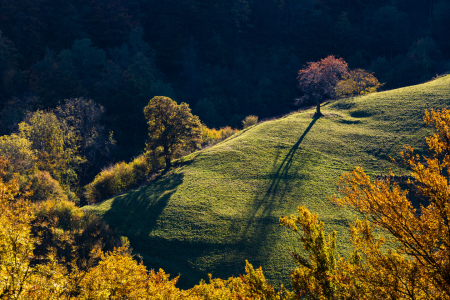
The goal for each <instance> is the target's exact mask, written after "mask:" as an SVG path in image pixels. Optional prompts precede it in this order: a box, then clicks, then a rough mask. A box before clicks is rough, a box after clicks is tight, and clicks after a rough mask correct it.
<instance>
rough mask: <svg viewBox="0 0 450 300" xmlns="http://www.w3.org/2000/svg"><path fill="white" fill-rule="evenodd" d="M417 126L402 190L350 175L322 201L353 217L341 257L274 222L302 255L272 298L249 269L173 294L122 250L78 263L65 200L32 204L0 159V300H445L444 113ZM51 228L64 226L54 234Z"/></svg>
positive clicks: (316, 227)
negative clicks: (422, 152)
mask: <svg viewBox="0 0 450 300" xmlns="http://www.w3.org/2000/svg"><path fill="white" fill-rule="evenodd" d="M424 120H425V122H426V123H427V124H428V125H430V126H431V127H432V128H433V129H434V134H433V135H432V136H430V137H428V138H427V139H426V141H427V144H428V148H429V156H419V155H414V153H413V149H412V148H411V147H408V146H406V147H405V149H404V151H403V152H402V153H401V156H402V159H403V161H404V163H406V164H407V166H408V167H409V168H410V169H411V174H410V176H409V177H408V178H410V179H409V180H407V182H406V184H405V183H402V186H400V185H399V183H398V182H397V181H396V180H397V179H396V178H398V177H395V176H394V175H393V173H392V172H390V173H389V175H388V176H384V177H379V178H378V179H375V180H373V179H371V178H370V177H369V176H368V175H367V174H365V173H364V171H363V170H362V169H361V168H359V167H358V168H356V169H355V170H353V171H352V172H351V173H346V174H343V175H342V177H341V184H340V191H339V192H340V196H332V197H330V200H331V201H332V202H334V203H335V204H337V205H340V206H344V207H347V208H350V209H353V210H354V211H356V212H357V213H358V218H357V219H356V220H355V223H354V224H353V225H352V226H351V242H352V245H353V253H352V254H351V255H350V256H349V257H339V256H338V255H337V254H336V238H337V233H336V232H332V233H331V234H329V235H328V236H326V235H325V233H324V223H323V222H320V221H319V219H318V216H317V215H314V214H312V213H311V212H309V211H308V210H307V209H306V208H305V207H299V208H298V215H292V216H290V217H287V216H286V217H283V218H280V223H281V225H283V226H285V227H288V228H290V229H291V230H293V232H295V233H296V234H297V235H298V238H299V241H300V242H301V244H302V245H303V248H304V250H305V251H306V252H307V253H308V255H307V256H303V255H301V254H299V253H295V252H293V253H291V254H292V257H293V259H294V260H295V261H296V262H297V263H298V267H297V268H296V269H295V270H293V271H291V275H290V278H291V283H292V290H288V289H287V288H285V287H283V286H281V287H280V288H279V289H278V290H277V289H275V287H273V286H272V285H270V284H269V283H268V281H267V280H266V279H265V277H264V274H263V271H262V269H261V268H259V269H254V268H253V266H252V265H251V264H250V263H248V262H247V263H246V267H245V274H244V275H241V276H239V277H231V278H229V279H214V278H212V277H211V276H210V279H209V282H208V283H206V282H204V281H201V282H200V283H199V284H198V285H196V286H194V287H193V288H191V289H189V290H182V289H179V288H178V287H176V283H177V280H178V277H175V278H172V279H171V277H170V276H169V275H168V274H166V273H165V272H164V271H163V270H159V271H158V272H156V271H154V270H150V271H148V270H147V269H146V267H145V266H144V265H143V264H142V263H138V262H137V261H136V260H135V259H134V258H133V256H132V255H131V254H130V251H129V249H128V244H127V242H126V241H124V242H122V244H121V245H118V246H117V247H115V248H114V250H112V251H102V250H101V249H100V247H101V246H100V245H99V247H96V248H94V249H93V250H92V251H91V254H90V256H89V257H87V258H85V259H80V256H79V254H78V252H77V251H76V249H77V247H76V245H75V244H73V243H72V242H71V241H72V240H74V239H76V237H77V228H80V227H79V224H81V223H80V221H82V219H83V213H82V212H81V211H78V212H76V209H75V207H74V205H73V203H72V204H71V205H72V207H70V205H69V206H67V203H71V202H68V201H66V200H62V201H60V203H59V204H58V203H56V202H55V203H53V204H52V203H51V202H49V201H44V202H40V203H38V204H32V203H31V202H30V201H28V198H29V196H30V192H27V190H26V189H21V188H20V187H19V183H18V181H17V176H16V175H13V176H5V174H6V173H7V172H8V171H7V164H8V161H7V160H6V159H4V158H0V173H1V174H0V175H1V176H0V299H44V298H45V299H248V300H250V299H255V300H256V299H273V300H276V299H279V300H281V299H450V276H449V274H450V259H449V258H450V230H449V225H448V224H449V216H450V205H449V200H448V199H449V198H450V186H449V185H450V183H449V181H450V178H449V176H450V175H449V173H448V169H449V166H450V142H449V141H450V110H446V109H443V110H437V111H429V112H426V114H425V117H424ZM5 178H9V179H5ZM405 186H406V187H408V190H406V189H404V187H405ZM59 222H63V223H64V222H66V223H67V224H66V225H63V226H62V227H59V228H56V227H53V226H54V225H55V224H57V223H59ZM63 223H61V224H63ZM77 224H78V225H77ZM39 226H40V227H39ZM63 227H64V228H70V230H64V229H63ZM35 228H40V229H39V230H37V231H38V232H37V231H36V229H35ZM43 233H44V234H43ZM46 236H47V237H46ZM48 236H50V237H51V241H49V239H48ZM42 242H44V243H46V245H48V248H47V250H46V251H43V250H42V247H41V246H40V243H42ZM64 243H66V248H64V247H61V245H63V244H64ZM71 247H72V248H71ZM64 249H66V250H64ZM71 249H72V250H71ZM61 251H66V252H67V251H68V252H69V253H72V255H61Z"/></svg>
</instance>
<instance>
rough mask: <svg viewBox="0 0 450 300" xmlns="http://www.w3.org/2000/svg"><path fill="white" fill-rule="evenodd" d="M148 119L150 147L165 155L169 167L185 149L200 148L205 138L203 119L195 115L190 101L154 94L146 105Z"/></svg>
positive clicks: (149, 149) (148, 148) (148, 149)
mask: <svg viewBox="0 0 450 300" xmlns="http://www.w3.org/2000/svg"><path fill="white" fill-rule="evenodd" d="M144 115H145V118H146V119H147V120H148V130H149V133H148V135H149V139H148V140H147V143H146V145H147V146H146V149H147V151H150V152H151V153H153V155H155V157H156V156H157V155H160V154H161V155H163V156H164V158H165V162H166V168H169V167H170V166H171V161H172V158H173V157H174V156H175V155H177V154H180V152H181V151H182V150H183V149H189V148H190V149H196V148H197V147H199V144H200V142H201V133H202V131H201V123H200V120H199V118H198V117H197V116H194V115H192V113H191V109H190V108H189V105H188V104H186V103H181V104H180V105H178V104H177V103H176V102H175V101H173V100H172V99H170V98H168V97H162V96H156V97H153V98H152V99H151V100H150V102H149V103H148V105H147V106H146V107H145V108H144Z"/></svg>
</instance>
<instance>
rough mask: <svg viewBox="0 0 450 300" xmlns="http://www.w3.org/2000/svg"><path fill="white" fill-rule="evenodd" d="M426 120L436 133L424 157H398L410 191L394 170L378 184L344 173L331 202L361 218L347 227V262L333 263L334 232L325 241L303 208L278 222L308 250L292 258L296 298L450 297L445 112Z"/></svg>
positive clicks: (449, 156)
mask: <svg viewBox="0 0 450 300" xmlns="http://www.w3.org/2000/svg"><path fill="white" fill-rule="evenodd" d="M424 120H425V122H426V123H427V124H428V125H430V126H432V127H433V129H434V133H433V135H432V136H430V137H427V138H426V141H427V144H428V148H429V156H419V155H414V154H413V149H412V148H411V147H407V146H405V150H404V151H403V152H402V153H401V156H402V158H403V160H404V162H405V163H406V164H407V166H409V168H410V169H411V174H410V179H409V180H407V182H406V185H407V186H408V187H409V190H405V189H402V188H401V187H400V185H399V184H398V183H397V182H396V180H395V177H394V176H393V174H392V173H391V172H390V173H389V176H386V177H385V178H383V179H376V180H372V179H370V178H369V176H368V175H367V174H365V173H364V171H363V170H362V168H359V167H358V168H356V169H355V170H354V171H352V172H351V173H346V174H344V175H342V177H341V189H340V193H341V195H343V196H342V197H339V196H332V197H331V201H333V202H334V203H336V204H338V205H341V206H344V207H348V208H351V209H353V210H355V211H356V212H358V213H359V215H360V216H362V219H361V220H360V219H357V220H356V221H355V224H354V225H353V226H352V227H351V234H352V243H353V247H354V252H353V254H352V255H351V257H349V258H347V259H344V258H336V254H335V238H336V233H335V232H334V233H333V234H331V235H330V236H329V237H328V239H326V238H325V234H324V231H323V226H324V225H323V223H322V222H319V221H318V219H317V215H313V214H311V213H310V212H309V211H308V210H307V209H306V208H304V207H299V215H298V216H294V215H293V216H291V217H284V218H281V219H280V223H281V224H282V225H283V226H286V227H289V228H291V229H292V230H294V231H295V232H297V233H298V234H299V238H300V241H301V242H302V243H303V247H304V249H305V250H307V251H308V252H309V257H307V258H305V257H303V256H301V255H299V254H296V253H293V257H294V258H295V259H296V261H297V262H298V263H299V265H300V267H299V268H297V269H296V270H295V271H294V272H292V273H291V281H292V283H293V287H294V292H295V294H296V297H297V299H300V298H301V297H303V298H305V299H450V174H449V167H450V110H447V109H443V110H436V111H430V112H428V111H427V112H426V113H425V117H424ZM412 199H414V201H415V202H416V203H420V205H419V204H413V202H412ZM375 232H379V233H380V232H384V234H382V235H380V236H376V234H375ZM387 241H389V242H390V243H387Z"/></svg>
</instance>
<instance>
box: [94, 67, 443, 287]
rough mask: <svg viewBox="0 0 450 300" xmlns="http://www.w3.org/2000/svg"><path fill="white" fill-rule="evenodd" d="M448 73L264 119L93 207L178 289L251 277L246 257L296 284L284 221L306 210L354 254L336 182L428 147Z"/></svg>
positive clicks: (293, 243)
mask: <svg viewBox="0 0 450 300" xmlns="http://www.w3.org/2000/svg"><path fill="white" fill-rule="evenodd" d="M449 104H450V76H446V77H442V78H439V79H436V80H434V81H431V82H428V83H425V84H421V85H416V86H411V87H406V88H401V89H397V90H391V91H386V92H380V93H375V94H370V95H367V96H361V97H355V98H349V99H343V100H338V101H334V102H330V103H327V104H325V105H323V107H322V113H324V114H325V117H322V118H320V119H313V118H312V116H313V114H314V110H306V111H302V112H297V113H292V114H290V115H287V116H284V117H282V118H279V119H275V120H270V121H265V122H261V123H259V124H257V125H255V126H252V127H250V128H248V129H246V130H243V131H240V132H239V133H237V134H235V135H234V136H232V137H231V138H229V139H227V140H225V141H223V142H221V143H219V144H217V145H215V146H213V147H210V148H207V149H204V150H201V151H198V152H195V153H192V154H191V155H189V156H187V157H184V158H182V159H181V162H180V164H179V167H177V168H175V169H173V170H171V171H170V172H168V173H166V174H165V175H163V176H161V177H160V178H158V179H156V180H154V181H152V182H150V183H149V184H148V185H146V186H143V187H141V188H139V189H136V190H132V191H129V192H128V193H125V194H122V195H119V196H116V197H114V198H112V199H109V200H107V201H105V202H103V203H101V204H98V205H95V206H89V207H86V209H87V210H91V211H94V212H95V213H97V214H99V215H101V216H102V217H103V218H104V219H105V220H106V221H107V222H108V224H110V226H111V227H113V228H116V229H117V230H119V231H120V233H121V235H124V236H127V237H128V238H129V240H130V242H131V247H132V248H133V251H134V252H135V253H136V254H139V255H140V256H141V257H142V259H143V261H144V263H145V264H146V265H147V266H148V267H149V268H155V269H158V268H163V269H164V270H165V271H166V272H168V273H170V274H172V275H173V276H176V275H178V274H180V275H181V276H180V280H179V284H180V287H190V286H192V285H194V284H196V283H198V282H199V280H200V279H207V276H208V273H212V275H213V276H214V277H220V278H227V277H229V276H237V275H239V274H242V273H244V266H245V260H246V259H247V260H248V261H249V262H250V263H252V264H253V265H254V266H255V267H259V266H262V267H263V270H264V273H265V275H266V277H267V279H268V280H269V281H270V282H271V283H272V284H274V285H275V286H279V285H280V284H281V283H283V284H285V285H289V271H290V270H291V269H293V268H294V267H295V264H293V262H292V259H291V257H290V255H289V252H290V251H301V245H300V244H299V243H298V242H297V240H296V238H295V236H294V235H293V234H292V233H291V232H289V231H288V230H287V229H285V228H283V227H281V226H280V225H279V222H278V219H279V218H280V217H281V216H285V215H290V214H294V213H296V208H297V206H298V205H304V206H306V207H307V208H308V209H309V210H311V211H312V212H314V213H318V214H319V216H320V219H321V220H322V221H323V222H324V223H325V227H326V230H327V232H331V231H332V230H336V231H337V232H338V237H337V243H338V245H337V246H338V253H339V255H342V256H345V255H348V253H349V251H350V250H351V247H350V245H349V243H348V240H349V230H348V229H349V224H350V223H351V222H352V221H353V220H354V218H355V217H354V215H353V214H352V212H350V211H348V210H345V209H342V208H339V207H337V206H336V205H334V204H332V203H331V202H330V201H329V200H328V199H327V196H328V195H331V194H334V193H336V192H337V189H336V187H337V184H338V181H339V176H340V175H341V174H342V173H343V172H346V171H350V170H352V169H353V168H354V167H356V166H362V167H363V168H364V170H365V171H366V172H367V173H369V174H370V175H373V176H375V175H377V174H381V173H383V174H385V173H387V170H388V169H389V168H393V170H394V172H405V171H406V170H401V169H399V168H398V167H395V166H394V165H393V164H392V163H391V161H390V158H389V156H392V157H398V154H399V152H400V151H401V149H402V145H404V144H409V145H412V146H414V147H415V148H416V149H417V150H418V152H422V151H423V149H424V148H425V143H424V137H425V136H426V135H427V134H429V133H430V130H429V129H428V128H427V127H426V126H425V124H424V122H423V120H422V118H423V115H424V111H425V109H437V108H444V107H448V106H449Z"/></svg>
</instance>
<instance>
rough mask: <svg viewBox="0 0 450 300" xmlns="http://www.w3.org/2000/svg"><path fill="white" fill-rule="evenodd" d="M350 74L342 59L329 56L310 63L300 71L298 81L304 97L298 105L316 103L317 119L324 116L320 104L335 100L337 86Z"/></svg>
mask: <svg viewBox="0 0 450 300" xmlns="http://www.w3.org/2000/svg"><path fill="white" fill-rule="evenodd" d="M348 74H349V68H348V65H347V63H346V62H345V61H344V59H342V58H336V57H334V56H333V55H329V56H327V57H325V58H324V59H321V60H319V61H317V62H308V63H307V64H306V66H305V68H303V69H301V70H300V71H298V77H297V80H298V82H299V87H300V90H301V91H302V93H303V96H302V97H301V98H300V99H299V100H298V103H300V102H301V103H314V104H315V105H316V114H315V116H316V117H320V116H322V113H321V112H320V104H321V103H322V102H323V101H326V100H330V99H334V98H335V96H336V93H335V87H336V84H337V83H338V82H339V80H341V79H342V78H344V77H345V76H347V75H348Z"/></svg>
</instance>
